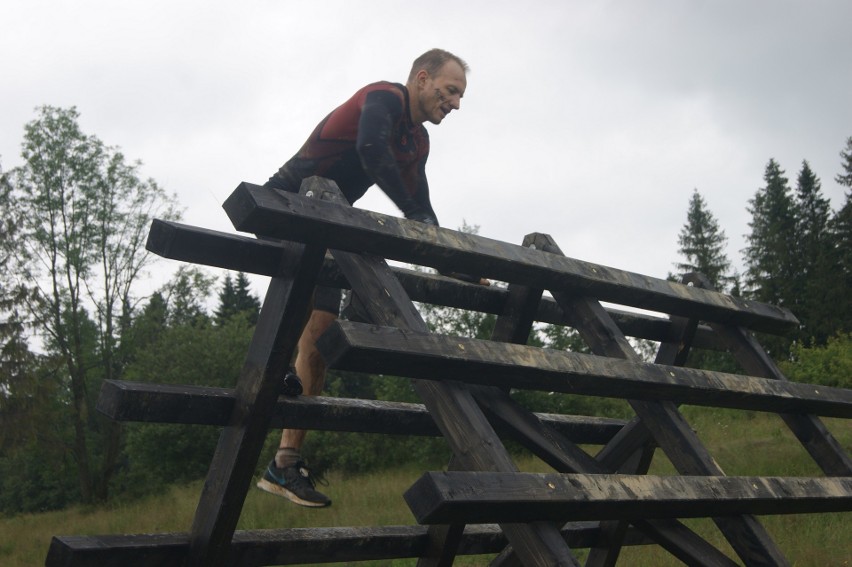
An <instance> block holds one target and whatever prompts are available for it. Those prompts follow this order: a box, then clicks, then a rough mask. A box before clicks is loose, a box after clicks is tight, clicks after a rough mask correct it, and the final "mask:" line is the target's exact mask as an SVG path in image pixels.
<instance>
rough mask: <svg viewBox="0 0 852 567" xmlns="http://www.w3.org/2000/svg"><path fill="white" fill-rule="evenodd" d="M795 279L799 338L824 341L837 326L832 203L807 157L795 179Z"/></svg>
mask: <svg viewBox="0 0 852 567" xmlns="http://www.w3.org/2000/svg"><path fill="white" fill-rule="evenodd" d="M795 203H796V210H795V212H796V244H797V246H796V251H797V253H796V254H795V255H794V257H793V258H792V260H794V261H795V262H796V264H795V268H796V270H795V279H794V280H793V281H792V282H791V285H792V291H793V296H792V298H791V301H792V305H791V307H790V308H791V309H792V310H793V312H794V313H795V314H796V316H797V317H798V318H799V320H800V322H801V327H800V329H799V332H798V337H797V338H798V339H799V340H801V341H804V342H806V343H810V342H811V341H813V342H815V343H816V344H818V345H824V344H825V342H826V341H827V340H828V337H829V336H831V335H832V333H833V330H834V327H835V326H836V321H835V311H834V309H835V308H834V306H832V305H831V304H830V302H828V301H826V300H827V299H828V298H829V297H831V296H832V295H833V294H834V292H835V291H836V287H837V284H838V281H837V280H838V274H837V270H836V259H835V258H834V256H835V255H834V254H833V250H832V243H831V239H830V233H829V221H830V218H831V204H830V203H829V201H828V199H826V198H825V197H823V195H822V189H821V183H820V180H819V178H817V176H816V175H815V174H814V172H813V171H812V170H811V168H810V165H809V164H808V162H807V161H803V162H802V169H801V171H800V172H799V177H798V179H797V183H796V200H795Z"/></svg>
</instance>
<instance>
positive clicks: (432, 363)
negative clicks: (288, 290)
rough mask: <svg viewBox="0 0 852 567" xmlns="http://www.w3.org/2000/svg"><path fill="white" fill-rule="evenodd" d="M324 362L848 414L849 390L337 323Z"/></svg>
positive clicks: (504, 383) (507, 384)
mask: <svg viewBox="0 0 852 567" xmlns="http://www.w3.org/2000/svg"><path fill="white" fill-rule="evenodd" d="M318 347H319V349H320V352H321V353H322V355H323V357H324V358H325V359H326V361H327V362H328V363H329V364H330V365H332V366H334V367H336V368H341V369H346V370H354V371H360V372H378V371H381V372H384V373H386V374H392V375H397V376H407V377H411V378H418V379H424V380H459V381H464V382H469V383H474V384H484V385H489V386H499V387H504V388H524V389H531V390H543V391H548V392H550V391H555V392H563V393H572V394H585V395H594V396H604V397H613V398H622V399H636V400H670V401H677V402H680V403H688V404H695V405H704V406H717V407H730V408H739V409H753V410H759V411H770V412H790V413H812V414H816V415H825V416H831V417H846V418H848V417H852V390H847V389H842V388H830V387H826V386H814V385H811V384H799V383H792V382H779V381H777V380H767V379H764V378H755V377H752V376H745V375H739V374H726V373H723V372H713V371H709V370H698V369H693V368H682V367H677V366H665V365H659V364H652V363H641V362H632V361H624V360H617V359H612V358H607V357H601V356H595V355H587V354H580V353H572V352H562V351H552V350H545V349H539V348H535V347H529V346H525V345H514V344H506V343H495V342H491V341H484V340H477V339H468V338H462V337H449V336H443V335H433V334H429V333H423V332H410V331H403V330H401V329H395V328H392V327H379V326H373V325H365V324H361V323H352V322H349V321H338V322H337V323H335V324H334V325H333V326H332V328H331V329H329V331H328V332H327V333H326V335H324V336H323V337H322V339H321V340H320V341H319V342H318Z"/></svg>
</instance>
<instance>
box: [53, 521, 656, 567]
mask: <svg viewBox="0 0 852 567" xmlns="http://www.w3.org/2000/svg"><path fill="white" fill-rule="evenodd" d="M426 532H427V527H426V526H382V527H364V528H293V529H278V530H238V531H236V532H235V533H234V537H233V540H232V542H231V549H230V553H229V557H231V561H232V563H231V565H233V567H257V566H260V565H297V564H305V563H337V562H343V563H349V562H355V561H369V560H375V561H381V560H391V559H405V558H414V557H419V556H420V555H421V554H422V553H423V550H424V547H425V546H426ZM561 533H562V536H563V537H564V538H565V539H566V541H567V542H568V544H569V545H571V546H572V547H577V548H583V547H588V546H590V545H592V543H593V542H594V541H596V540H597V539H598V538H599V537H600V533H599V530H598V525H597V522H572V523H569V524H566V525H565V526H564V527H563V528H562V532H561ZM649 543H650V542H649V541H648V539H647V538H644V537H643V536H642V535H641V534H640V533H638V532H636V531H635V530H633V531H632V532H630V534H629V535H628V538H627V545H647V544H649ZM505 545H506V537H505V536H504V535H503V533H502V532H501V531H500V528H499V527H497V526H496V525H488V524H480V525H476V526H468V527H466V528H465V530H464V533H463V534H462V538H461V542H460V544H459V548H458V553H459V555H484V554H493V553H497V552H499V551H500V550H501V549H502V548H503V547H505ZM188 550H189V534H187V533H160V534H139V535H86V536H57V537H54V538H53V541H52V542H51V544H50V550H49V552H48V556H47V561H46V562H45V563H46V565H47V567H59V566H63V567H151V566H152V565H156V566H157V567H181V566H182V565H183V564H184V561H185V560H186V557H187V552H188Z"/></svg>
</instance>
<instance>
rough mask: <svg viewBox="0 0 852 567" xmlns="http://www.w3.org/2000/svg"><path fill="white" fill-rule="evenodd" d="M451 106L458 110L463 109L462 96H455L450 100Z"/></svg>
mask: <svg viewBox="0 0 852 567" xmlns="http://www.w3.org/2000/svg"><path fill="white" fill-rule="evenodd" d="M450 106H452V107H453V108H454V109H456V110H458V109H459V108H461V97H460V96H454V97H452V98H450Z"/></svg>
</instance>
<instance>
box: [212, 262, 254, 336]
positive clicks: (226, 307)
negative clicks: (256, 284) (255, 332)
mask: <svg viewBox="0 0 852 567" xmlns="http://www.w3.org/2000/svg"><path fill="white" fill-rule="evenodd" d="M240 313H241V314H244V315H245V317H246V318H247V319H248V322H249V324H250V325H254V324H256V323H257V318H258V315H259V314H260V300H259V299H258V298H257V296H256V295H254V294H253V293H252V292H251V283H250V282H249V279H248V277H247V276H246V275H245V273H243V272H238V273H237V277H236V280H234V279H233V278H231V274H226V275H225V281H224V282H223V284H222V290H221V291H220V292H219V305H218V307H217V308H216V312H215V317H216V323H217V324H218V325H222V324H224V323H225V322H226V321H228V320H229V319H230V318H232V317H233V316H234V315H237V314H240Z"/></svg>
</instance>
